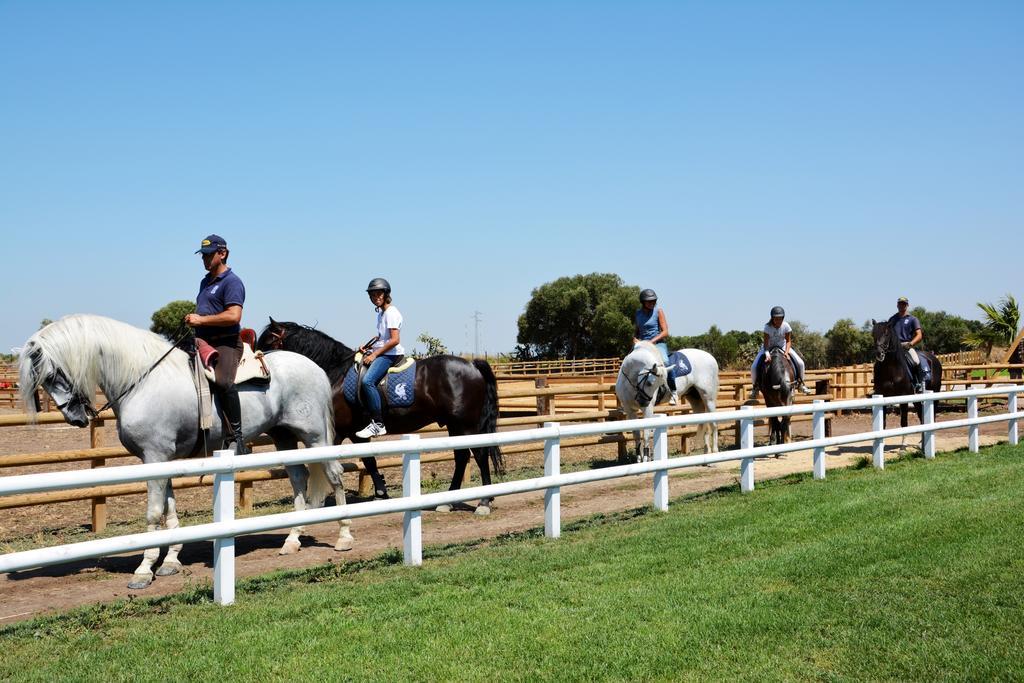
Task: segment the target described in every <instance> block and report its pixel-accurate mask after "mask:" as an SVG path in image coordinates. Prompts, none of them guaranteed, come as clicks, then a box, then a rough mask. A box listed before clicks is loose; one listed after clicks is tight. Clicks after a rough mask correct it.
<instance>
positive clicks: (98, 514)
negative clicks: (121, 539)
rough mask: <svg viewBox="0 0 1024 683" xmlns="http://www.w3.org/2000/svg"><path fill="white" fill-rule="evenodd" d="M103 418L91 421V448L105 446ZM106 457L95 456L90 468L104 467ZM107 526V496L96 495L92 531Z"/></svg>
mask: <svg viewBox="0 0 1024 683" xmlns="http://www.w3.org/2000/svg"><path fill="white" fill-rule="evenodd" d="M102 428H103V420H100V419H98V418H96V419H93V420H90V421H89V448H100V447H102V446H103V432H101V431H100V430H101V429H102ZM105 462H106V458H93V459H92V460H90V461H89V467H90V468H96V467H103V465H104V463H105ZM106 528H107V497H106V496H96V497H95V498H93V499H92V531H93V533H99V532H100V531H103V530H104V529H106Z"/></svg>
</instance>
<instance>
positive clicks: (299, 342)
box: [260, 321, 356, 386]
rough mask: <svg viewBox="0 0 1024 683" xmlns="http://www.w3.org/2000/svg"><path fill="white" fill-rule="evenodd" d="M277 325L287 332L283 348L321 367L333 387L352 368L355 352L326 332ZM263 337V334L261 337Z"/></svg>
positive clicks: (293, 325)
mask: <svg viewBox="0 0 1024 683" xmlns="http://www.w3.org/2000/svg"><path fill="white" fill-rule="evenodd" d="M275 323H276V324H277V326H278V327H281V328H283V329H284V330H285V331H286V332H287V334H286V335H285V344H284V346H283V347H282V348H283V349H284V350H286V351H294V352H295V353H300V354H302V355H303V356H306V357H307V358H309V359H310V360H312V361H313V362H314V363H316V364H317V365H319V366H320V368H321V369H322V370H323V371H324V372H326V373H327V378H328V379H329V380H330V381H331V385H332V386H333V385H334V384H335V383H336V382H338V380H340V379H341V378H342V377H344V376H345V373H347V372H348V369H349V368H350V367H352V363H353V361H354V359H355V355H356V352H355V350H354V349H350V348H349V347H347V346H345V345H344V344H342V343H341V342H340V341H338V340H337V339H335V338H334V337H332V336H330V335H329V334H327V333H326V332H321V331H320V330H318V329H316V328H314V327H311V326H309V325H302V324H300V323H290V322H277V321H275ZM270 327H271V326H270V325H267V327H265V328H263V332H266V331H267V329H269V328H270ZM262 335H263V333H262V332H261V333H260V336H262Z"/></svg>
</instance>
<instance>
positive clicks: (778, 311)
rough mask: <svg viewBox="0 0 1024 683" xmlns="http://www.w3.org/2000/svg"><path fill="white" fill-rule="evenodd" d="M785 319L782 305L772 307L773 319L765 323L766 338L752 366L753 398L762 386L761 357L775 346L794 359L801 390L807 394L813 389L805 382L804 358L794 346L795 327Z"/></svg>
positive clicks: (797, 380) (798, 384) (751, 396)
mask: <svg viewBox="0 0 1024 683" xmlns="http://www.w3.org/2000/svg"><path fill="white" fill-rule="evenodd" d="M785 319H786V311H785V309H783V308H782V306H775V307H773V308H772V311H771V320H769V321H768V322H767V323H765V326H764V340H763V342H762V344H761V349H760V350H759V351H758V352H757V358H755V359H754V364H753V365H751V366H750V377H751V382H752V383H753V384H754V391H753V392H752V393H751V394H750V398H751V399H755V398H757V392H758V391H759V390H760V388H761V387H760V386H759V385H758V383H757V366H758V364H759V363H760V362H761V359H762V358H764V357H765V354H767V353H768V351H769V350H771V349H774V348H775V347H779V348H783V349H785V350H786V353H788V354H789V357H790V359H791V360H792V361H793V367H794V368H796V382H797V387H798V388H799V389H800V391H802V392H803V393H805V394H809V393H811V390H810V389H808V388H807V386H806V385H805V384H804V359H803V358H801V357H800V355H799V354H798V353H797V352H796V349H794V348H793V328H792V327H791V326H790V324H789V323H787V322H785Z"/></svg>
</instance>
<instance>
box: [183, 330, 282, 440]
mask: <svg viewBox="0 0 1024 683" xmlns="http://www.w3.org/2000/svg"><path fill="white" fill-rule="evenodd" d="M239 336H241V338H242V357H241V359H239V361H238V369H237V370H236V371H235V384H236V385H238V384H243V383H246V382H251V383H253V384H264V385H265V384H269V383H270V370H269V369H268V368H267V364H266V362H264V360H263V352H262V351H256V331H255V330H252V329H249V328H246V329H244V330H242V331H241V333H240V335H239ZM219 355H220V354H219V353H218V352H217V349H216V348H214V347H213V346H210V345H209V344H208V343H206V341H204V340H202V339H198V338H197V339H196V353H195V356H193V357H192V358H191V361H192V381H193V383H194V384H195V387H196V393H197V394H198V396H199V428H200V429H210V427H212V426H213V397H212V395H211V393H210V383H212V382H213V381H214V380H215V379H216V372H215V370H214V368H213V362H214V361H215V360H217V357H218V356H219ZM203 375H205V377H206V379H207V381H206V382H204V381H202V376H203Z"/></svg>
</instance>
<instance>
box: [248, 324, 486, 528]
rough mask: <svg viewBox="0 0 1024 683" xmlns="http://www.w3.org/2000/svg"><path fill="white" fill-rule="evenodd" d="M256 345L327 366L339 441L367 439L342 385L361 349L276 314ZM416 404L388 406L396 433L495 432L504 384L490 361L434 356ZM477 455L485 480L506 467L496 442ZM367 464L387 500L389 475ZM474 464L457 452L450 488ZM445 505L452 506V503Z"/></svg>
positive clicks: (420, 367)
mask: <svg viewBox="0 0 1024 683" xmlns="http://www.w3.org/2000/svg"><path fill="white" fill-rule="evenodd" d="M256 347H257V348H258V349H260V350H263V351H271V350H275V349H284V350H286V351H294V352H295V353H300V354H302V355H303V356H306V357H307V358H310V359H311V360H313V362H315V363H316V364H317V365H319V366H320V367H321V368H323V370H324V372H326V373H327V377H328V379H329V380H330V382H331V388H332V390H333V394H334V427H335V443H341V442H342V441H344V440H345V439H346V438H348V439H349V440H351V441H352V442H353V443H358V442H362V441H365V439H359V438H358V437H356V435H355V433H356V432H357V431H359V429H361V428H362V427H363V426H364V425H365V424H366V423H367V422H368V421H369V419H370V416H369V414H368V413H366V412H364V411H363V410H362V408H361V407H360V406H352V405H350V404H349V402H348V401H347V400H345V395H344V391H343V389H342V387H343V384H344V379H345V375H346V373H348V371H349V368H351V367H352V364H353V362H354V358H355V353H356V352H355V350H353V349H350V348H349V347H347V346H345V345H344V344H342V343H341V342H339V341H336V340H335V339H332V338H331V337H329V336H328V335H326V334H324V333H323V332H321V331H320V330H315V329H313V328H312V327H307V326H306V325H300V324H298V323H289V322H277V321H276V320H274V319H273V318H271V319H270V324H269V325H267V326H266V327H265V328H263V331H262V332H261V333H260V337H259V339H258V340H257V342H256ZM413 391H414V397H415V400H414V401H413V403H412V405H410V406H407V407H404V408H394V407H390V408H387V409H386V410H385V412H384V426H385V427H386V428H387V430H388V432H390V433H393V434H408V433H410V432H414V431H416V430H417V429H421V428H423V427H426V426H427V425H429V424H431V423H433V422H436V423H438V424H439V425H441V426H442V427H447V428H448V434H449V435H451V436H461V435H463V434H493V433H494V432H495V431H496V430H497V422H498V382H497V380H496V379H495V377H494V372H493V371H492V370H491V366H490V365H489V364H488V363H487V361H483V360H474V361H473V362H470V361H468V360H466V359H465V358H459V357H457V356H430V357H428V358H421V359H419V360H417V361H416V381H415V385H414V389H413ZM472 450H473V457H474V458H476V464H477V465H478V466H479V467H480V479H481V481H482V482H483V483H484V485H485V486H486V485H487V484H490V483H491V470H490V466H489V463H488V458H490V464H493V466H494V471H495V473H496V474H500V473H501V471H502V469H503V463H502V457H501V450H500V449H499V448H498V447H496V446H489V447H483V448H474V449H472ZM362 460H363V465H364V466H365V467H366V471H367V473H368V474H369V475H370V477H371V478H372V479H373V487H374V491H375V494H374V495H375V497H377V498H386V497H387V486H386V484H385V482H384V475H382V474H381V473H380V470H379V469H378V468H377V460H376V458H363V459H362ZM468 464H469V450H468V449H461V450H457V451H455V472H454V474H453V475H452V483H451V487H450V488H449V490H452V491H454V490H456V489H458V488H459V487H460V486H461V485H462V479H463V476H464V475H465V473H466V466H467V465H468ZM493 502H494V499H493V498H484V499H481V501H480V505H479V506H478V507H477V509H476V512H477V514H481V515H485V514H488V513H489V512H490V510H491V503H493ZM438 509H439V510H440V509H444V510H450V509H451V507H450V506H442V507H440V508H438Z"/></svg>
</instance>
